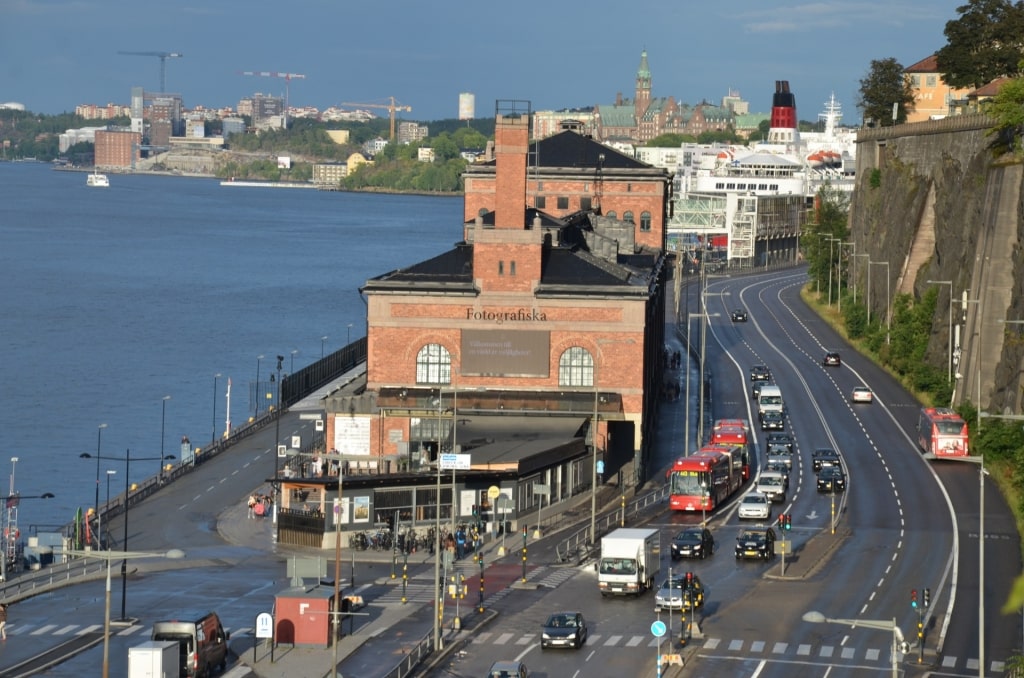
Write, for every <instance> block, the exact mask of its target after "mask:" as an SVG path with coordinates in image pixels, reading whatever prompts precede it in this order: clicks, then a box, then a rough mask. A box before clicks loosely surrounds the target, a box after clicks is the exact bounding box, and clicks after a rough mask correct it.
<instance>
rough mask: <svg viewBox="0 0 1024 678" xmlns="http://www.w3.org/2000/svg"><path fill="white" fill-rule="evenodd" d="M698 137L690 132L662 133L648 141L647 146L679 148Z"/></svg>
mask: <svg viewBox="0 0 1024 678" xmlns="http://www.w3.org/2000/svg"><path fill="white" fill-rule="evenodd" d="M694 141H696V139H695V138H694V137H693V135H690V134H676V133H668V134H661V135H659V136H656V137H654V138H653V139H651V140H650V141H648V142H647V143H646V144H644V145H645V146H650V147H651V148H679V147H680V146H682V145H683V144H685V143H693V142H694Z"/></svg>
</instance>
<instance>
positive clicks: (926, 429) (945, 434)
mask: <svg viewBox="0 0 1024 678" xmlns="http://www.w3.org/2000/svg"><path fill="white" fill-rule="evenodd" d="M917 443H918V445H920V446H921V449H922V450H923V451H924V452H925V453H926V454H931V455H933V456H935V457H936V458H939V459H942V458H945V457H967V456H969V455H970V450H969V444H968V430H967V422H965V421H964V420H963V418H962V417H961V416H960V415H959V414H957V413H956V412H955V411H953V410H951V409H949V408H948V407H925V408H922V410H921V417H920V418H919V419H918V422H917Z"/></svg>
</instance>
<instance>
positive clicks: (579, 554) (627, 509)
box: [555, 486, 668, 563]
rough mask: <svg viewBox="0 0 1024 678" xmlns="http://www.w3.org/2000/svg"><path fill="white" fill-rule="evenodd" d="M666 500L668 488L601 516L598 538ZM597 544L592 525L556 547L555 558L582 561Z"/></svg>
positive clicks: (648, 493)
mask: <svg viewBox="0 0 1024 678" xmlns="http://www.w3.org/2000/svg"><path fill="white" fill-rule="evenodd" d="M666 499H668V486H665V487H661V488H658V489H656V490H652V491H651V492H647V493H645V494H642V495H640V496H638V497H636V498H635V499H633V500H632V501H629V502H627V503H626V505H625V506H624V507H621V508H619V509H618V510H615V511H612V512H611V513H608V514H606V515H604V516H599V517H598V518H597V520H596V521H595V522H594V532H595V534H596V536H597V537H601V536H604V535H605V534H607V533H608V532H610V531H611V530H613V529H614V528H616V527H620V526H622V525H625V524H626V523H628V522H630V521H631V520H636V519H637V518H639V517H640V514H641V513H643V512H644V511H646V510H647V509H649V508H651V507H652V506H654V505H656V504H659V503H661V502H663V501H665V500H666ZM596 544H597V540H596V539H595V538H594V537H593V536H592V535H591V534H590V525H587V526H586V527H584V528H582V529H580V530H577V531H576V532H574V533H573V534H571V535H570V536H569V537H567V538H566V539H563V540H562V541H561V542H559V543H558V544H557V545H555V556H556V557H557V558H558V561H559V562H561V563H567V562H570V561H572V560H576V561H580V560H583V559H584V558H586V557H587V556H588V555H589V554H590V551H591V549H592V548H594V547H595V546H596Z"/></svg>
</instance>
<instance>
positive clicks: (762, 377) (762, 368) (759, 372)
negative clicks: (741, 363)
mask: <svg viewBox="0 0 1024 678" xmlns="http://www.w3.org/2000/svg"><path fill="white" fill-rule="evenodd" d="M771 378H772V373H771V372H769V371H768V367H767V366H766V365H754V366H753V367H751V368H750V381H768V380H769V379H771Z"/></svg>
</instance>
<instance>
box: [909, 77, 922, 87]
mask: <svg viewBox="0 0 1024 678" xmlns="http://www.w3.org/2000/svg"><path fill="white" fill-rule="evenodd" d="M910 84H911V85H913V86H914V87H920V86H921V76H920V75H911V76H910Z"/></svg>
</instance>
